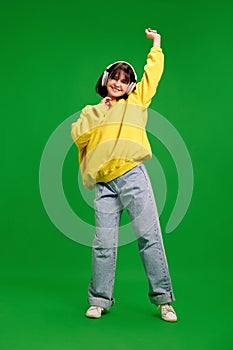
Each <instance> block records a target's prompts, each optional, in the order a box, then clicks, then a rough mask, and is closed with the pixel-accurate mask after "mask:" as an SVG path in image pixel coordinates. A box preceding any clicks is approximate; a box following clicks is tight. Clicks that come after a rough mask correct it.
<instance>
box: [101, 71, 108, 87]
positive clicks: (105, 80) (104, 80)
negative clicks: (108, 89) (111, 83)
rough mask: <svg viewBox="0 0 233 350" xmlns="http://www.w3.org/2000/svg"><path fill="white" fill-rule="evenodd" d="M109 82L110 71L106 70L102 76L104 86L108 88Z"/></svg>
mask: <svg viewBox="0 0 233 350" xmlns="http://www.w3.org/2000/svg"><path fill="white" fill-rule="evenodd" d="M107 81H108V71H107V70H105V71H104V73H103V76H102V82H101V84H102V86H107Z"/></svg>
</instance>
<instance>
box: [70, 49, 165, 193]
mask: <svg viewBox="0 0 233 350" xmlns="http://www.w3.org/2000/svg"><path fill="white" fill-rule="evenodd" d="M163 65H164V55H163V52H162V49H161V48H155V47H152V48H151V50H150V52H149V54H148V56H147V62H146V65H145V67H144V73H143V76H142V79H141V81H140V82H138V83H137V85H136V89H135V90H134V91H133V92H132V93H131V94H130V95H129V96H128V98H127V99H126V100H124V99H120V100H118V101H117V102H116V103H114V104H113V106H112V107H111V108H110V109H106V107H105V106H104V105H102V104H100V103H99V104H97V105H94V106H91V105H87V106H86V107H84V108H83V109H82V112H81V114H80V117H79V118H78V120H77V121H76V122H75V123H73V124H72V126H71V135H72V138H73V140H74V142H75V144H76V145H77V147H78V149H79V164H80V170H81V174H82V179H83V184H84V185H85V186H86V187H87V188H88V189H93V188H94V185H95V183H97V182H108V181H111V180H113V179H115V178H117V177H119V176H121V175H123V174H124V173H126V172H127V171H129V170H131V169H132V168H134V167H135V166H137V165H138V164H140V163H142V162H143V161H144V160H145V159H149V158H151V156H152V153H151V148H150V144H149V141H148V139H147V135H146V130H145V127H146V122H147V107H148V106H149V105H150V103H151V99H152V97H153V96H154V94H155V92H156V88H157V85H158V83H159V80H160V78H161V75H162V72H163Z"/></svg>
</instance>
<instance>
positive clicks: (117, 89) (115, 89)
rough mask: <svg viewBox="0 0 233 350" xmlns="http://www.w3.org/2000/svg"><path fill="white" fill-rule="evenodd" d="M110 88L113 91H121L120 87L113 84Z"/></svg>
mask: <svg viewBox="0 0 233 350" xmlns="http://www.w3.org/2000/svg"><path fill="white" fill-rule="evenodd" d="M111 89H112V90H113V91H114V92H121V89H120V88H116V87H114V86H111Z"/></svg>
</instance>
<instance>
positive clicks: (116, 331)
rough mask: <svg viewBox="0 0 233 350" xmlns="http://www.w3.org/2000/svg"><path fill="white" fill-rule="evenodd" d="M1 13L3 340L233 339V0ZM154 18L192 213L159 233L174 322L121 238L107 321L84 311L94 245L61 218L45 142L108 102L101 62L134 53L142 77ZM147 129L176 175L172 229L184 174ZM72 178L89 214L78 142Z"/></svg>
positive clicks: (192, 345)
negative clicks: (43, 162) (51, 210)
mask: <svg viewBox="0 0 233 350" xmlns="http://www.w3.org/2000/svg"><path fill="white" fill-rule="evenodd" d="M0 16H1V21H0V23H1V24H0V25H1V36H2V38H1V100H2V103H1V182H0V185H1V245H0V249H1V252H0V264H1V276H0V282H1V283H0V284H1V288H0V347H1V349H3V350H8V349H17V350H21V349H23V350H27V349H30V350H32V349H33V350H38V349H40V350H47V349H49V350H53V349H54V350H55V349H56V350H73V349H89V348H93V349H109V348H111V349H139V348H142V347H149V346H150V348H157V349H158V348H163V349H170V348H172V349H178V350H180V349H182V350H183V349H211V350H212V349H232V348H233V337H232V311H233V310H232V301H231V299H232V287H233V284H232V243H233V236H232V233H233V232H232V220H231V219H232V156H231V155H232V134H231V130H232V115H233V113H232V109H233V108H232V60H233V57H232V51H233V47H232V34H233V31H232V24H231V23H232V18H231V16H232V6H230V2H229V1H227V0H223V1H221V2H219V1H218V2H217V1H211V0H207V1H201V0H197V1H195V2H187V1H184V0H175V1H172V0H159V1H152V0H149V1H147V2H138V3H136V4H135V2H134V1H127V2H126V1H117V2H108V1H106V2H104V1H98V2H96V1H93V0H90V1H88V2H83V3H78V1H71V0H67V1H59V0H58V1H54V0H53V1H45V0H42V1H40V2H32V1H28V0H25V1H11V2H9V3H8V4H6V3H5V4H1V11H0ZM146 27H151V28H155V29H157V30H158V31H159V32H160V33H161V35H162V47H163V50H164V53H165V70H164V74H163V77H162V80H161V82H160V85H159V89H158V92H157V95H156V97H155V98H154V100H153V103H152V105H151V108H152V109H154V110H156V111H158V112H159V113H160V114H162V115H163V116H165V117H166V118H167V119H168V120H169V121H170V122H171V123H172V124H173V125H174V127H175V128H176V129H177V131H178V132H179V133H180V135H181V136H182V138H183V139H184V141H185V143H186V146H187V148H188V150H189V152H190V156H191V159H192V163H193V168H194V180H195V181H194V192H193V197H192V201H191V204H190V207H189V209H188V212H187V214H186V216H185V217H184V219H183V221H182V223H181V224H180V225H179V226H178V227H177V228H176V229H175V230H174V231H173V232H172V233H171V234H165V233H164V235H163V236H164V244H165V247H166V252H167V257H168V262H169V267H170V272H171V275H172V280H173V287H174V291H175V296H176V302H175V303H174V306H175V308H176V311H177V314H178V317H179V321H178V322H177V323H176V324H169V323H166V322H164V321H162V320H160V318H159V314H158V312H157V310H156V309H155V307H154V306H153V305H151V304H150V303H149V300H148V298H147V281H146V278H145V273H144V271H143V267H142V264H141V261H140V258H139V254H138V252H137V244H136V242H132V243H130V244H127V245H124V246H122V247H120V248H119V255H118V264H117V273H116V284H115V294H114V296H115V298H116V305H115V306H114V307H113V309H112V310H111V311H110V312H109V313H108V314H107V315H105V316H103V317H102V318H101V319H100V320H98V321H95V320H90V319H87V318H85V317H84V313H85V310H86V308H87V306H88V305H87V288H88V283H89V279H90V274H91V248H90V247H87V246H84V245H81V244H78V243H77V242H75V241H73V240H71V239H69V238H68V237H66V236H65V235H64V234H63V233H61V232H60V231H59V230H58V229H57V228H56V227H55V226H54V225H53V223H52V222H51V221H50V219H49V217H48V215H47V213H46V211H45V209H44V207H43V203H42V201H41V197H40V190H39V165H40V159H41V155H42V152H43V149H44V147H45V144H46V142H47V140H48V139H49V137H50V135H51V134H52V132H53V131H54V130H55V129H56V127H57V126H58V125H59V124H60V123H62V122H63V121H64V120H65V119H66V118H68V117H69V116H71V115H72V114H74V113H76V112H77V111H79V110H81V109H82V108H83V107H84V106H85V105H86V104H94V103H97V102H98V101H99V97H98V96H97V95H96V94H95V91H94V86H95V83H96V81H97V79H98V77H99V75H100V74H101V72H102V71H103V69H104V68H105V67H106V66H107V65H108V64H110V63H111V62H113V61H116V60H118V59H124V60H126V61H129V62H131V63H132V64H133V65H134V67H135V69H136V71H137V73H138V76H139V77H140V76H141V74H142V71H143V66H144V64H145V58H146V54H147V52H148V50H149V48H150V46H151V42H150V41H149V40H148V39H146V37H145V34H144V29H145V28H146ZM150 141H151V144H152V149H153V152H154V153H155V154H156V157H157V158H158V159H159V161H160V163H161V164H162V165H163V168H164V172H165V174H166V178H167V184H168V195H167V201H166V205H165V208H164V210H163V212H162V214H161V216H160V219H161V226H162V228H163V229H164V227H165V226H166V223H167V221H168V218H169V215H170V213H171V210H172V208H173V206H174V201H175V197H176V193H177V186H178V185H177V176H176V170H175V166H174V164H173V163H172V159H170V158H169V155H168V152H167V151H166V148H165V147H164V146H163V145H162V144H160V143H159V142H158V140H155V139H154V138H151V137H150ZM63 186H64V191H65V193H66V196H67V200H68V201H69V203H70V204H71V205H72V207H73V210H74V211H76V212H77V213H79V214H80V215H82V217H84V218H85V217H86V219H87V221H88V222H92V220H93V210H92V209H91V208H90V207H88V206H87V205H86V204H85V203H82V202H81V201H82V199H81V198H80V194H79V192H78V188H77V150H76V148H75V146H72V148H71V149H70V151H69V153H68V155H67V158H66V160H65V163H64V169H63ZM155 186H156V184H155ZM80 203H82V204H81V205H80ZM127 220H128V219H127V217H126V216H125V217H123V221H122V222H123V223H124V221H125V222H127ZM77 229H78V228H77Z"/></svg>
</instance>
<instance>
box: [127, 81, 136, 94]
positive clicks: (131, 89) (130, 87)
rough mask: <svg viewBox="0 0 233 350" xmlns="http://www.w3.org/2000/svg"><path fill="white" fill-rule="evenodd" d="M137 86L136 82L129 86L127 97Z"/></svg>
mask: <svg viewBox="0 0 233 350" xmlns="http://www.w3.org/2000/svg"><path fill="white" fill-rule="evenodd" d="M135 86H136V83H135V82H134V83H130V84H129V86H128V88H127V90H126V93H127V95H129V94H130V93H131V92H132V91H133V89H134V88H135Z"/></svg>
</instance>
